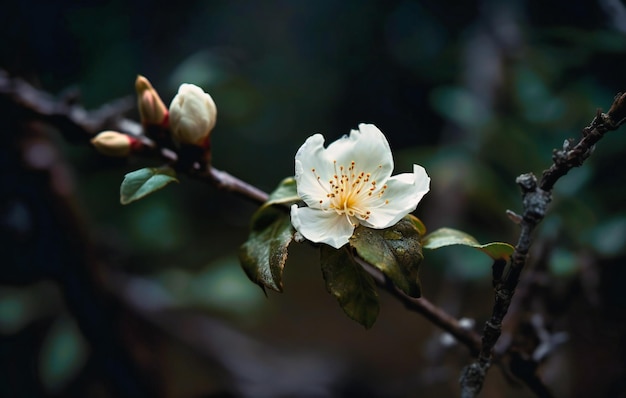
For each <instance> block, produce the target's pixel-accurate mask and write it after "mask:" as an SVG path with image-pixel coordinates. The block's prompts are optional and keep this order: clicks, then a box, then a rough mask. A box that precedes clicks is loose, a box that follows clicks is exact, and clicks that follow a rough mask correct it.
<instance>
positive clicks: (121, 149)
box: [91, 130, 136, 157]
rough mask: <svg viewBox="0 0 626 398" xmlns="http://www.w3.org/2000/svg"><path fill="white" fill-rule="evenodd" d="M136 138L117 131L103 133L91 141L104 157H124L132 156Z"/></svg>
mask: <svg viewBox="0 0 626 398" xmlns="http://www.w3.org/2000/svg"><path fill="white" fill-rule="evenodd" d="M134 141H136V140H135V139H134V138H132V137H130V136H128V135H126V134H122V133H118V132H117V131H110V130H109V131H103V132H101V133H99V134H98V135H96V136H95V137H94V138H92V139H91V143H92V144H93V146H94V147H95V148H96V149H97V150H98V152H100V153H101V154H103V155H107V156H119V157H124V156H128V155H130V152H131V149H132V146H133V142H134Z"/></svg>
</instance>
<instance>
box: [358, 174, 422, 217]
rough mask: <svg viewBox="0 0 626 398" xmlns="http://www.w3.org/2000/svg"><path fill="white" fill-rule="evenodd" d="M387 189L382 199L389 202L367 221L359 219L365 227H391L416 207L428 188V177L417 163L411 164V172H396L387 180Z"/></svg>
mask: <svg viewBox="0 0 626 398" xmlns="http://www.w3.org/2000/svg"><path fill="white" fill-rule="evenodd" d="M386 184H387V189H386V190H385V195H384V196H383V199H388V200H389V203H388V204H386V205H382V206H381V207H379V208H377V209H372V213H371V214H370V217H369V219H368V220H367V221H361V224H363V225H365V226H366V227H370V228H376V229H383V228H388V227H391V226H392V225H394V224H396V223H397V222H398V221H400V219H401V218H402V217H404V216H406V215H407V214H409V213H410V212H412V211H413V210H415V208H416V207H417V204H418V203H419V202H420V201H421V200H422V198H423V197H424V195H426V193H428V191H429V190H430V177H428V174H427V173H426V170H425V169H424V168H423V167H422V166H419V165H416V164H414V165H413V173H403V174H398V175H395V176H393V177H391V178H390V179H388V180H387V183H386Z"/></svg>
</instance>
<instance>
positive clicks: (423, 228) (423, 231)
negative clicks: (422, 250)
mask: <svg viewBox="0 0 626 398" xmlns="http://www.w3.org/2000/svg"><path fill="white" fill-rule="evenodd" d="M404 218H405V219H407V220H409V221H410V222H411V223H412V224H413V227H415V229H417V232H419V234H420V236H424V235H426V226H425V225H424V223H423V222H422V220H420V219H419V218H417V217H415V216H414V215H413V214H407V215H406V216H405V217H404Z"/></svg>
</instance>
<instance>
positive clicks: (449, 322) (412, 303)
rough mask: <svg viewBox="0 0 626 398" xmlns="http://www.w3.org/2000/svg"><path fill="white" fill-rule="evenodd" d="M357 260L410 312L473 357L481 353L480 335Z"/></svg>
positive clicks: (379, 284)
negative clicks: (452, 338)
mask: <svg viewBox="0 0 626 398" xmlns="http://www.w3.org/2000/svg"><path fill="white" fill-rule="evenodd" d="M356 260H357V262H358V263H359V264H360V265H361V266H362V267H363V268H364V269H365V271H367V273H369V274H370V275H371V276H372V277H373V278H374V281H375V282H376V284H377V285H378V286H379V287H381V288H383V289H384V290H386V291H387V293H389V294H391V295H392V296H393V297H395V298H396V299H398V300H399V301H400V302H401V303H402V304H404V306H405V307H406V308H407V309H408V310H410V311H413V312H416V313H418V314H420V315H422V316H424V317H425V318H426V319H428V320H429V321H431V322H432V323H433V324H435V325H436V326H438V327H440V328H441V329H443V330H445V331H446V332H448V333H450V334H451V335H452V336H454V337H455V338H456V339H457V341H459V342H460V343H462V344H464V345H465V346H467V348H468V349H469V350H470V352H471V354H472V355H476V354H478V352H479V351H480V336H479V335H478V333H476V332H475V331H473V330H471V329H468V328H464V327H463V326H461V324H460V323H459V320H458V319H456V318H455V317H453V316H452V315H450V314H448V313H447V312H445V311H444V310H443V309H441V308H440V307H437V306H436V305H435V304H433V303H431V302H430V301H428V300H427V299H426V298H424V297H422V298H413V297H410V296H407V295H406V294H404V292H402V290H400V289H398V288H397V287H396V286H395V285H394V284H393V282H392V281H391V280H390V279H389V278H387V276H386V275H385V274H383V273H382V272H381V271H380V270H379V269H377V268H375V267H374V266H372V265H371V264H369V263H367V262H365V261H364V260H363V259H361V258H359V257H356Z"/></svg>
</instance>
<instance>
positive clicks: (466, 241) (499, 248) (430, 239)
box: [422, 228, 515, 260]
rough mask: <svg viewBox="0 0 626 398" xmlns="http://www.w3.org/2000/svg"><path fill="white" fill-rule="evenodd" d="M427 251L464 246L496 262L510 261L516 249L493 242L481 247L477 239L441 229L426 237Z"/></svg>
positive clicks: (424, 243) (425, 246)
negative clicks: (478, 251)
mask: <svg viewBox="0 0 626 398" xmlns="http://www.w3.org/2000/svg"><path fill="white" fill-rule="evenodd" d="M422 244H423V245H424V248H425V249H439V248H440V247H444V246H451V245H462V246H468V247H471V248H474V249H476V250H480V251H482V252H483V253H485V254H487V255H488V256H489V257H491V258H493V259H494V260H508V259H509V258H510V257H511V254H513V251H514V250H515V248H514V247H513V246H511V245H509V244H508V243H503V242H493V243H487V244H484V245H481V244H480V243H478V241H477V240H476V238H474V237H473V236H471V235H468V234H466V233H465V232H463V231H459V230H456V229H452V228H440V229H438V230H436V231H433V232H431V233H430V234H428V235H426V236H425V237H424V239H423V240H422Z"/></svg>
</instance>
